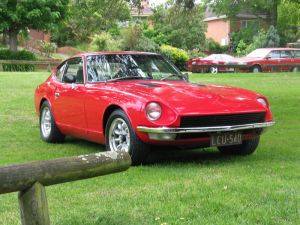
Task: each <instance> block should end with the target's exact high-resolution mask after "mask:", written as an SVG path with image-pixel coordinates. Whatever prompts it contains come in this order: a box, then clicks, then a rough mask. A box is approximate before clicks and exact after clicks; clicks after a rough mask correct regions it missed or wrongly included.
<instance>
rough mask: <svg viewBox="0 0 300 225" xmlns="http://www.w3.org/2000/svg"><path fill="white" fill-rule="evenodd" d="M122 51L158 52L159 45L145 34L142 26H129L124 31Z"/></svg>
mask: <svg viewBox="0 0 300 225" xmlns="http://www.w3.org/2000/svg"><path fill="white" fill-rule="evenodd" d="M122 49H123V50H126V51H143V52H157V51H159V45H158V44H156V43H155V42H154V41H153V40H151V39H150V38H148V37H145V36H144V34H143V28H142V27H141V26H140V25H134V26H129V27H128V28H125V29H124V30H123V31H122Z"/></svg>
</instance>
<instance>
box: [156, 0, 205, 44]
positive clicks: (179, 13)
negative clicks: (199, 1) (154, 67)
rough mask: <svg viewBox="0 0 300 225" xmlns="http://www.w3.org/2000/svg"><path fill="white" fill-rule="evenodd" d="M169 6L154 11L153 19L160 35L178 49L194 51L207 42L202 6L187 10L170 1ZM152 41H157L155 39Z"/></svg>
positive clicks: (183, 6)
mask: <svg viewBox="0 0 300 225" xmlns="http://www.w3.org/2000/svg"><path fill="white" fill-rule="evenodd" d="M168 4H169V5H167V6H166V7H165V6H158V7H157V8H155V9H154V14H153V16H152V19H153V21H154V24H155V27H154V29H155V30H157V31H159V32H157V34H158V35H160V36H161V37H163V38H164V39H166V41H167V43H168V44H170V45H172V46H175V47H177V48H183V49H193V48H197V47H200V46H202V45H203V44H204V41H205V35H204V33H205V24H204V22H203V19H204V11H203V8H202V7H201V6H200V5H195V6H194V7H193V8H190V9H188V8H186V7H185V5H184V4H177V3H176V2H175V1H169V2H168ZM152 40H154V41H155V38H154V37H153V38H152Z"/></svg>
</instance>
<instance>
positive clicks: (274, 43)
mask: <svg viewBox="0 0 300 225" xmlns="http://www.w3.org/2000/svg"><path fill="white" fill-rule="evenodd" d="M279 43H280V37H279V35H278V34H277V31H276V29H275V28H274V26H270V28H269V30H268V32H267V33H266V32H265V31H264V30H260V31H259V32H258V33H257V34H256V35H255V36H254V37H253V40H252V42H251V43H250V44H246V43H245V41H244V40H240V42H239V43H238V46H237V48H236V52H237V54H238V55H239V56H241V55H247V54H248V53H250V52H252V51H253V50H255V49H257V48H266V47H278V46H279Z"/></svg>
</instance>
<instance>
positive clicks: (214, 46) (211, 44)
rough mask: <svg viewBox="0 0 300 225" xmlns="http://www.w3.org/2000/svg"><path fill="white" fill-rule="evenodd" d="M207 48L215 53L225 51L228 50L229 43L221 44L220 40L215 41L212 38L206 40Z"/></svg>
mask: <svg viewBox="0 0 300 225" xmlns="http://www.w3.org/2000/svg"><path fill="white" fill-rule="evenodd" d="M205 48H206V50H208V51H209V52H213V53H224V52H227V51H228V45H224V46H221V45H220V44H219V43H218V42H215V41H214V40H213V39H211V38H209V39H207V40H206V43H205Z"/></svg>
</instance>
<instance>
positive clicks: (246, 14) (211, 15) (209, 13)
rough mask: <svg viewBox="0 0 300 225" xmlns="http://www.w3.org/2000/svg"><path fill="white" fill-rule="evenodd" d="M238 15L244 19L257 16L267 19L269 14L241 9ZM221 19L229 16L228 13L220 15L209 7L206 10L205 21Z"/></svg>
mask: <svg viewBox="0 0 300 225" xmlns="http://www.w3.org/2000/svg"><path fill="white" fill-rule="evenodd" d="M236 17H237V18H242V19H256V18H262V19H266V18H267V16H266V15H264V14H259V15H255V14H253V13H249V12H246V11H241V12H240V13H239V14H237V16H236ZM220 19H227V16H226V15H220V16H219V15H217V14H216V13H215V12H213V11H212V10H211V9H209V8H207V9H206V10H205V15H204V21H205V22H208V21H213V20H220Z"/></svg>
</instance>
